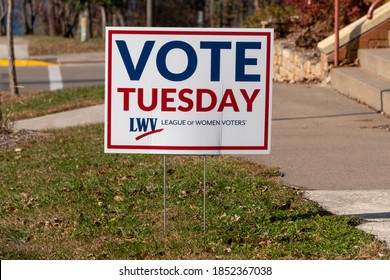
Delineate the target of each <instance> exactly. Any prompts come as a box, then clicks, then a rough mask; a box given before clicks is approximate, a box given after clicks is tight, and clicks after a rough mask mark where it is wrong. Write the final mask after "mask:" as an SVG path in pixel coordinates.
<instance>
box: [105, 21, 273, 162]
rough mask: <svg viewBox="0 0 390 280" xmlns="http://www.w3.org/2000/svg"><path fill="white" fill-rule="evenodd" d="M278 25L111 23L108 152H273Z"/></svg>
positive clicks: (107, 38)
mask: <svg viewBox="0 0 390 280" xmlns="http://www.w3.org/2000/svg"><path fill="white" fill-rule="evenodd" d="M272 52H273V30H272V29H199V28H197V29H192V28H119V27H109V28H107V29H106V74H105V75H106V102H105V152H108V153H154V154H202V155H210V154H267V153H269V152H270V144H271V133H270V131H271V99H272V77H271V76H272V75H271V73H272V59H273V54H272Z"/></svg>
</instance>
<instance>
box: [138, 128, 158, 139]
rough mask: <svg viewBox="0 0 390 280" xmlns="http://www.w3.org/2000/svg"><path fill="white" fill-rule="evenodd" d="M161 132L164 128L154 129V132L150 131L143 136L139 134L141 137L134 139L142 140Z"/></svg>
mask: <svg viewBox="0 0 390 280" xmlns="http://www.w3.org/2000/svg"><path fill="white" fill-rule="evenodd" d="M163 130H164V128H160V129H156V130H152V131H149V132H146V133H144V134H141V135H139V136H137V137H135V140H137V141H138V140H139V139H141V138H144V137H146V136H148V135H150V134H154V133H158V132H161V131H163Z"/></svg>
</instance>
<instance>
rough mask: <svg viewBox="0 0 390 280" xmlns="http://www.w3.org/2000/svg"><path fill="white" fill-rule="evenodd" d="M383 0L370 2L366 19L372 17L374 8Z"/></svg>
mask: <svg viewBox="0 0 390 280" xmlns="http://www.w3.org/2000/svg"><path fill="white" fill-rule="evenodd" d="M382 1H383V0H375V1H374V2H372V4H371V6H370V8H369V9H368V12H367V19H372V17H373V16H374V10H375V9H376V7H378V5H379V4H380V3H381V2H382Z"/></svg>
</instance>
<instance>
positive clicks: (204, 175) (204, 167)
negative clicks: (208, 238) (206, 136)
mask: <svg viewBox="0 0 390 280" xmlns="http://www.w3.org/2000/svg"><path fill="white" fill-rule="evenodd" d="M203 231H204V232H206V156H204V157H203Z"/></svg>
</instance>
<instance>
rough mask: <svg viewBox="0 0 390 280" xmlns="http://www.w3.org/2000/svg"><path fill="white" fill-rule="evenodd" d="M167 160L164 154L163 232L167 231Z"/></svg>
mask: <svg viewBox="0 0 390 280" xmlns="http://www.w3.org/2000/svg"><path fill="white" fill-rule="evenodd" d="M166 169H167V160H166V156H165V155H164V234H165V233H166V232H167V172H166Z"/></svg>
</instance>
